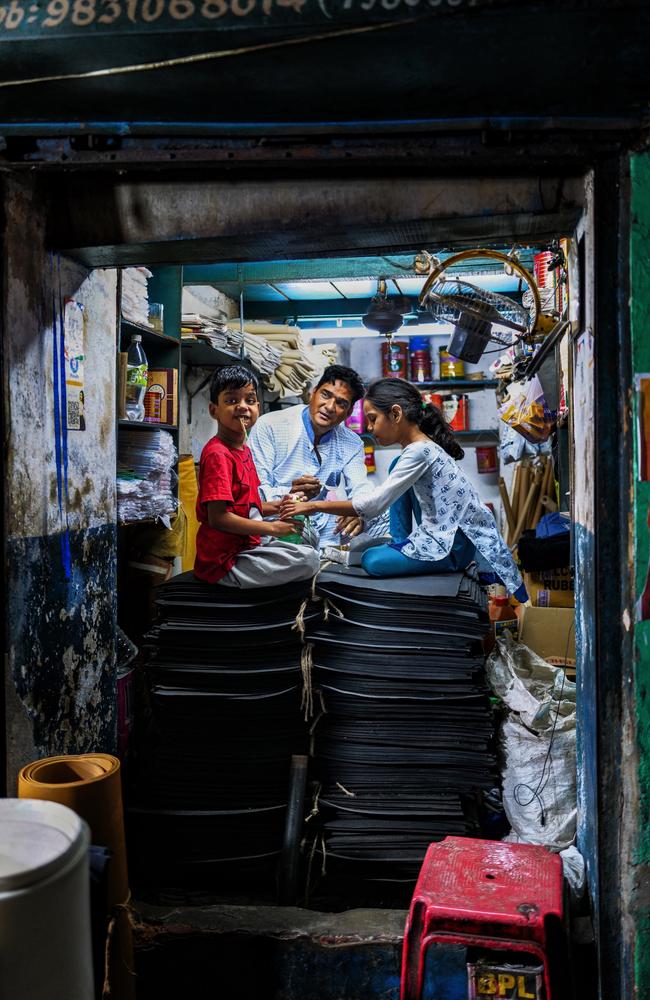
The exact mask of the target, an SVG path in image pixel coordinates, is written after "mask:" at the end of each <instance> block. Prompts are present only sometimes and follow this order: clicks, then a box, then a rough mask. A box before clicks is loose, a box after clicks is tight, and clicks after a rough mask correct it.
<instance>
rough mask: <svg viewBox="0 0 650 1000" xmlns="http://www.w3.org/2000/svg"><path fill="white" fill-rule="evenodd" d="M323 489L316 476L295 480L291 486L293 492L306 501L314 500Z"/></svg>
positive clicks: (301, 477)
mask: <svg viewBox="0 0 650 1000" xmlns="http://www.w3.org/2000/svg"><path fill="white" fill-rule="evenodd" d="M321 489H322V486H321V484H320V482H319V481H318V479H316V477H315V476H300V477H299V478H298V479H294V481H293V482H292V484H291V492H292V493H296V494H299V495H300V496H301V497H304V498H305V500H313V498H314V497H317V496H318V494H319V493H320V491H321Z"/></svg>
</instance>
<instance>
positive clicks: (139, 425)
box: [117, 420, 178, 431]
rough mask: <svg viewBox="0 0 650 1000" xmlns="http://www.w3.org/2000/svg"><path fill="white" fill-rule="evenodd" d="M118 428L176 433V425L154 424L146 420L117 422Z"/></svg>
mask: <svg viewBox="0 0 650 1000" xmlns="http://www.w3.org/2000/svg"><path fill="white" fill-rule="evenodd" d="M117 425H118V427H126V428H128V429H129V430H143V429H144V430H149V431H177V430H178V427H177V426H176V424H154V423H149V422H148V421H146V420H118V421H117Z"/></svg>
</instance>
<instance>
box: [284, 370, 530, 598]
mask: <svg viewBox="0 0 650 1000" xmlns="http://www.w3.org/2000/svg"><path fill="white" fill-rule="evenodd" d="M363 409H364V413H365V417H366V423H367V426H368V429H369V431H370V432H371V433H372V435H373V436H374V438H375V439H376V441H377V443H378V444H380V445H384V446H386V445H391V444H399V445H400V447H401V448H402V452H401V455H400V456H399V458H398V459H397V461H396V463H394V465H393V466H392V467H391V471H390V473H389V475H388V478H387V480H386V482H385V483H384V484H383V485H382V486H378V487H377V488H376V489H375V490H373V491H372V492H370V493H366V494H365V495H364V496H361V497H358V498H356V499H354V500H353V501H349V500H346V501H337V500H336V501H325V500H315V501H308V502H306V503H300V502H294V501H292V500H289V499H288V498H287V499H285V500H284V501H283V504H282V507H281V511H280V517H282V518H293V517H295V516H296V514H312V513H316V512H318V513H320V512H322V513H327V514H337V515H339V517H346V516H347V517H349V516H350V515H355V514H356V515H358V516H359V517H361V518H363V519H364V520H369V519H370V518H374V517H377V516H378V515H379V514H381V513H382V512H383V511H385V510H386V509H387V508H389V507H390V528H391V536H392V539H393V541H392V542H391V543H390V544H389V545H378V546H376V547H375V548H372V549H368V551H367V552H365V553H364V555H363V558H362V562H361V565H362V567H363V569H364V570H365V571H366V572H367V573H368V574H369V575H370V576H382V577H386V576H410V575H413V574H417V573H441V572H453V571H458V570H463V569H465V568H466V567H467V566H468V565H469V564H470V563H471V562H472V561H473V560H474V559H475V557H476V550H478V551H479V552H480V554H481V555H482V556H483V557H484V559H485V560H486V561H487V562H488V563H489V564H490V566H491V567H492V569H493V571H494V572H495V573H496V574H497V576H499V578H500V579H501V580H502V581H503V583H504V585H505V586H506V588H507V589H508V591H509V592H510V593H511V594H514V596H515V597H516V598H517V600H519V601H522V602H523V601H527V600H528V595H527V593H526V590H525V587H524V585H523V582H522V579H521V574H520V573H519V570H518V569H517V567H516V565H515V562H514V560H513V558H512V555H511V553H510V550H509V549H508V547H507V545H506V543H505V542H504V540H503V538H502V537H501V535H500V533H499V529H498V528H497V525H496V522H495V520H494V518H493V516H492V514H491V513H490V511H489V510H488V509H487V507H485V506H484V505H483V504H482V503H481V501H480V500H479V498H478V495H477V493H476V490H475V489H474V487H473V486H472V485H471V483H470V482H469V480H468V479H467V478H466V476H465V475H464V474H463V473H462V472H461V470H460V469H459V468H458V467H457V466H456V463H455V460H457V459H460V458H462V457H463V449H462V448H461V447H460V445H459V444H458V443H457V442H456V441H455V440H454V437H453V434H452V432H451V430H450V429H449V426H448V425H447V423H446V422H445V420H444V419H443V416H442V414H441V413H440V411H439V410H438V409H437V408H436V407H435V406H432V405H431V404H430V403H423V402H422V397H421V396H420V393H419V392H418V390H417V389H416V388H415V387H414V386H412V385H411V384H410V383H409V382H405V381H404V380H403V379H399V378H383V379H378V380H377V381H376V382H373V384H372V385H371V386H370V388H369V389H368V391H367V392H366V395H365V398H364V401H363ZM413 514H415V517H416V520H417V522H418V523H417V526H416V527H415V528H413Z"/></svg>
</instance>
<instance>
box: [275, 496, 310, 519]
mask: <svg viewBox="0 0 650 1000" xmlns="http://www.w3.org/2000/svg"><path fill="white" fill-rule="evenodd" d="M310 509H311V504H310V503H305V502H304V501H301V500H292V499H291V497H284V498H283V500H282V503H281V504H280V517H282V518H284V519H285V520H286V519H287V518H289V519H290V518H292V517H295V516H296V514H309V512H310Z"/></svg>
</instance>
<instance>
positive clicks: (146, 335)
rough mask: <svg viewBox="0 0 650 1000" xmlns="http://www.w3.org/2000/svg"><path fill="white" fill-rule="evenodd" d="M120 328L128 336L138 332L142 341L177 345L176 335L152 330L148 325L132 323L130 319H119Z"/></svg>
mask: <svg viewBox="0 0 650 1000" xmlns="http://www.w3.org/2000/svg"><path fill="white" fill-rule="evenodd" d="M120 330H121V332H122V333H126V334H128V335H129V336H130V335H131V334H134V333H139V334H140V335H141V337H142V341H143V343H150V344H158V345H161V344H169V345H171V344H173V345H174V346H175V347H178V345H179V343H180V341H179V339H178V337H170V335H169V334H168V333H162V332H161V331H160V330H152V329H151V327H149V326H141V325H140V323H132V322H131V321H130V320H128V319H124V318H121V319H120Z"/></svg>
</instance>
